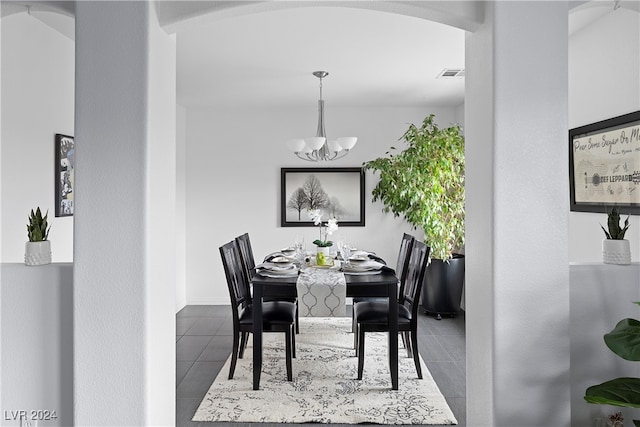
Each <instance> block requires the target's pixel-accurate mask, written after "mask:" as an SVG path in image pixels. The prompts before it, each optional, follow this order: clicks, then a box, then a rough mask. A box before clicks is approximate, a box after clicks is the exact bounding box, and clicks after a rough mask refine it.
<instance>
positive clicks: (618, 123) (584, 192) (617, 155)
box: [569, 111, 640, 215]
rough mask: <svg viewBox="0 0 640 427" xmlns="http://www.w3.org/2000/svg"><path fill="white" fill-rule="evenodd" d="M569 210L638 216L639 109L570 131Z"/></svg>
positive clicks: (639, 166)
mask: <svg viewBox="0 0 640 427" xmlns="http://www.w3.org/2000/svg"><path fill="white" fill-rule="evenodd" d="M569 197H570V210H571V211H577V212H596V213H606V212H607V210H610V209H611V207H614V206H616V207H618V208H619V210H620V213H622V214H628V215H629V214H630V215H640V111H634V112H632V113H629V114H624V115H622V116H617V117H613V118H611V119H607V120H602V121H600V122H597V123H592V124H589V125H586V126H580V127H577V128H574V129H570V130H569Z"/></svg>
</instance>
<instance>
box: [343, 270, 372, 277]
mask: <svg viewBox="0 0 640 427" xmlns="http://www.w3.org/2000/svg"><path fill="white" fill-rule="evenodd" d="M343 273H344V274H351V275H353V276H366V275H370V274H380V273H382V270H366V271H349V270H345V271H343Z"/></svg>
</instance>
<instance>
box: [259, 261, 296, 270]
mask: <svg viewBox="0 0 640 427" xmlns="http://www.w3.org/2000/svg"><path fill="white" fill-rule="evenodd" d="M295 268H296V266H295V265H293V263H289V264H284V265H281V264H274V263H272V262H263V263H262V264H258V265H256V266H255V269H256V270H259V269H265V270H272V271H285V270H293V269H295Z"/></svg>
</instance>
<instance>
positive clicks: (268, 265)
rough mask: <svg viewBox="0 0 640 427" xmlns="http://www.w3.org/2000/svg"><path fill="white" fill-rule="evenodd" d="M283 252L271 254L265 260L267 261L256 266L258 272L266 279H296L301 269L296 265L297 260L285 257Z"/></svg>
mask: <svg viewBox="0 0 640 427" xmlns="http://www.w3.org/2000/svg"><path fill="white" fill-rule="evenodd" d="M283 252H285V251H284V250H283V251H280V252H277V253H275V254H271V255H269V256H267V257H266V258H265V261H264V262H262V263H261V264H258V265H256V267H255V268H256V271H257V272H258V274H260V275H261V276H265V277H275V278H279V277H295V276H297V275H298V272H299V268H298V266H297V265H296V263H295V259H294V258H291V257H288V256H285V255H284V254H283Z"/></svg>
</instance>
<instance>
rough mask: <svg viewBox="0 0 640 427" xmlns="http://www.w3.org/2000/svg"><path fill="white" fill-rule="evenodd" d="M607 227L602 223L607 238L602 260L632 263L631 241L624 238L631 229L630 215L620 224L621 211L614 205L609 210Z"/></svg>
mask: <svg viewBox="0 0 640 427" xmlns="http://www.w3.org/2000/svg"><path fill="white" fill-rule="evenodd" d="M607 217H608V218H607V229H605V228H604V227H603V226H602V224H600V228H602V231H604V234H605V236H606V237H607V238H606V239H604V240H602V260H603V262H604V263H605V264H631V250H630V248H629V241H628V240H626V239H625V238H624V235H625V233H626V232H627V230H628V229H629V216H628V215H627V219H626V220H625V221H624V226H620V212H619V211H618V208H617V207H615V206H614V207H612V208H611V211H609V212H607Z"/></svg>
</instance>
